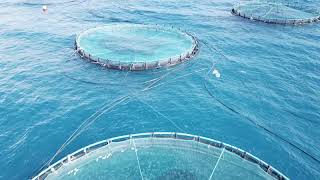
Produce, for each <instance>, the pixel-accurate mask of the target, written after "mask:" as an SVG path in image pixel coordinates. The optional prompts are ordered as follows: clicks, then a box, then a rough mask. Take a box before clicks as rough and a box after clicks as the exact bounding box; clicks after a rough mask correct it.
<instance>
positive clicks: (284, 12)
mask: <svg viewBox="0 0 320 180" xmlns="http://www.w3.org/2000/svg"><path fill="white" fill-rule="evenodd" d="M231 13H232V14H233V15H235V16H240V17H242V18H245V19H250V20H253V21H260V22H264V23H268V24H281V25H302V24H308V23H313V22H318V21H320V12H319V9H317V8H316V6H310V5H309V4H307V2H303V1H281V0H278V1H277V0H260V1H243V2H240V3H239V4H237V5H235V6H234V7H233V9H232V10H231Z"/></svg>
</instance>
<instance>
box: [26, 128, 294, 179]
mask: <svg viewBox="0 0 320 180" xmlns="http://www.w3.org/2000/svg"><path fill="white" fill-rule="evenodd" d="M141 138H142V139H145V138H152V139H175V140H183V141H185V142H193V141H194V142H197V143H202V144H204V145H207V146H208V148H210V147H214V148H218V149H224V151H228V152H229V153H231V154H233V155H236V156H238V157H240V158H242V159H243V160H245V161H248V162H251V163H253V164H256V165H258V167H259V168H261V169H262V170H263V171H264V172H266V173H267V174H268V175H270V177H273V178H274V179H278V180H289V178H288V177H286V176H285V175H284V174H282V173H281V172H280V171H278V170H277V169H275V168H274V167H272V166H271V165H269V164H267V163H266V162H264V161H263V160H261V159H259V158H257V157H256V156H254V155H252V154H250V153H249V152H246V151H244V150H242V149H240V148H237V147H235V146H232V145H229V144H227V143H223V142H220V141H217V140H214V139H211V138H206V137H203V136H196V135H192V134H187V133H178V132H148V133H139V134H130V135H123V136H118V137H113V138H110V139H105V140H102V141H99V142H96V143H93V144H90V145H88V146H85V147H83V148H81V149H79V150H77V151H75V152H73V153H71V154H68V155H67V156H65V157H64V158H62V159H60V160H59V161H57V162H55V163H54V164H52V165H50V166H49V167H47V168H46V169H44V170H42V171H41V172H40V173H39V174H38V175H36V176H34V177H32V178H31V179H32V180H44V179H46V177H47V176H48V175H49V174H51V173H54V172H55V171H57V170H59V168H61V167H62V166H63V165H67V164H69V163H71V162H73V161H76V160H77V159H78V158H80V157H82V156H84V155H86V154H88V153H91V152H94V151H95V150H97V149H100V148H102V147H107V146H108V145H111V144H112V142H125V141H130V142H131V141H132V140H135V139H141Z"/></svg>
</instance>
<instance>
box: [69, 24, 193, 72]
mask: <svg viewBox="0 0 320 180" xmlns="http://www.w3.org/2000/svg"><path fill="white" fill-rule="evenodd" d="M75 49H76V51H77V52H78V53H79V55H80V56H81V57H83V58H85V59H87V60H89V61H90V62H92V63H94V64H98V65H101V66H103V67H106V68H110V69H117V70H130V71H139V70H147V69H155V68H161V67H168V66H173V65H176V64H179V63H182V62H184V61H187V60H190V59H191V58H192V57H193V56H195V55H196V54H197V52H198V50H199V45H198V41H197V40H196V38H195V37H194V36H193V35H191V34H190V33H188V32H185V31H181V30H179V29H175V28H173V27H166V26H159V25H144V24H110V25H106V26H102V27H96V28H92V29H89V30H86V31H84V32H82V33H81V34H79V35H78V36H77V38H76V41H75Z"/></svg>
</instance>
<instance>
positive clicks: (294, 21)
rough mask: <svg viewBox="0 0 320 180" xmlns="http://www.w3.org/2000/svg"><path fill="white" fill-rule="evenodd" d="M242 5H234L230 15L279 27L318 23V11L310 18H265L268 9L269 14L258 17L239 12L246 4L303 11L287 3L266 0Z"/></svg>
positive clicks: (319, 13) (319, 16) (249, 13)
mask: <svg viewBox="0 0 320 180" xmlns="http://www.w3.org/2000/svg"><path fill="white" fill-rule="evenodd" d="M243 2H244V4H241V3H242V2H239V3H238V4H236V5H234V7H233V8H232V9H231V14H233V15H235V16H239V17H242V18H244V19H248V20H252V21H258V22H263V23H267V24H279V25H303V24H310V23H316V22H320V12H319V10H317V11H313V12H312V14H313V16H312V17H308V18H286V17H283V18H266V14H267V13H270V11H271V10H272V9H270V11H269V12H267V13H266V14H264V15H258V14H255V13H252V12H247V13H246V12H245V11H243V10H241V8H240V7H241V6H244V5H246V4H249V5H250V3H261V5H275V6H280V5H281V6H284V7H288V8H297V9H295V10H301V11H303V9H301V8H298V7H295V6H294V5H291V4H290V3H289V2H287V3H282V2H281V1H279V2H278V3H277V2H276V1H272V2H271V1H267V0H264V1H263V0H260V1H257V0H253V1H243ZM277 11H278V10H277Z"/></svg>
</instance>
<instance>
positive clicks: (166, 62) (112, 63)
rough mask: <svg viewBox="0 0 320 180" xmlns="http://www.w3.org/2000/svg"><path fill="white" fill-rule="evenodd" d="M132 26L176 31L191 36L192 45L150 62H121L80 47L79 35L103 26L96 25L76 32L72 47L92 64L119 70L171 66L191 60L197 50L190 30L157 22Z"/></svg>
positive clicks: (197, 47)
mask: <svg viewBox="0 0 320 180" xmlns="http://www.w3.org/2000/svg"><path fill="white" fill-rule="evenodd" d="M132 26H144V27H145V28H157V29H158V30H162V31H169V30H171V31H172V30H173V31H175V32H177V33H180V34H182V35H184V36H187V37H188V38H191V39H192V47H191V49H189V50H188V51H186V52H183V53H182V54H180V55H179V56H175V57H169V58H167V59H159V60H155V61H151V62H147V61H135V62H121V61H118V60H112V59H104V58H100V57H95V56H93V55H91V54H90V53H88V52H86V51H85V50H84V49H83V48H81V46H80V44H79V41H80V37H81V35H82V34H84V33H85V32H87V31H89V30H93V29H96V28H103V27H104V26H98V27H95V28H91V29H87V30H85V31H83V32H82V33H80V34H77V35H76V39H75V42H74V49H75V51H76V52H77V53H78V54H79V56H80V57H81V58H82V59H85V60H87V61H89V62H91V63H93V64H96V65H99V66H101V67H104V68H107V69H116V70H121V71H143V70H152V69H159V68H162V67H171V66H175V65H177V64H180V63H183V62H185V61H189V60H191V59H192V58H193V57H194V56H196V55H197V54H198V52H199V41H198V40H197V38H196V37H195V36H194V35H192V34H191V33H190V32H187V31H185V30H182V29H180V28H174V27H173V26H160V25H158V24H156V25H146V24H132Z"/></svg>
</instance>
